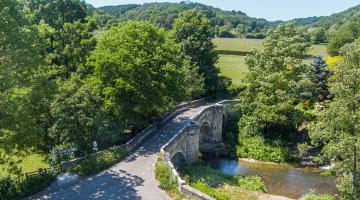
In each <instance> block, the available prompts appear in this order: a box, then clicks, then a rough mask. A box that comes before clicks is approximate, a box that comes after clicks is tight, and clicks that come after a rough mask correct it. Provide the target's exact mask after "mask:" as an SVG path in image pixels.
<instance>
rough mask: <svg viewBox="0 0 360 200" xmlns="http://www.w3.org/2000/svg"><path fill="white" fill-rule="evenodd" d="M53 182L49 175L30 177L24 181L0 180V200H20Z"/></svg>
mask: <svg viewBox="0 0 360 200" xmlns="http://www.w3.org/2000/svg"><path fill="white" fill-rule="evenodd" d="M54 180H55V177H54V176H52V175H50V174H45V175H43V176H31V177H28V178H25V179H18V180H15V179H11V178H10V177H6V178H1V179H0V199H7V200H12V199H20V198H22V197H26V196H29V195H32V194H35V193H37V192H39V191H40V190H42V189H43V188H45V187H46V186H48V185H49V184H50V183H51V182H53V181H54Z"/></svg>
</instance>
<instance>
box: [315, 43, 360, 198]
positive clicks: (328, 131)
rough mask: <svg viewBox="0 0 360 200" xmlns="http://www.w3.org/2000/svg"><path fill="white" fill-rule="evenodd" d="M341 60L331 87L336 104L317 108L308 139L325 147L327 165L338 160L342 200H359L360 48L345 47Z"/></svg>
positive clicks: (359, 46)
mask: <svg viewBox="0 0 360 200" xmlns="http://www.w3.org/2000/svg"><path fill="white" fill-rule="evenodd" d="M341 56H342V58H343V59H342V60H341V61H340V62H338V63H337V64H336V65H335V67H334V70H333V73H334V74H333V76H332V77H331V82H330V83H329V88H330V93H331V95H332V96H333V100H332V101H331V102H327V103H324V104H320V105H319V106H318V110H317V111H318V112H317V114H318V116H317V120H316V121H315V122H313V123H312V124H311V125H310V132H309V135H310V138H311V139H312V140H311V142H312V144H313V145H314V146H320V147H322V151H321V153H322V155H320V157H321V158H322V159H323V160H324V161H329V160H330V159H331V158H336V161H337V162H336V166H335V169H334V170H335V171H336V172H337V175H338V176H341V177H342V183H343V184H342V186H341V187H340V190H341V192H342V193H343V195H344V196H343V197H344V199H354V200H355V199H359V198H360V168H359V164H360V161H359V156H360V154H359V149H360V126H359V124H360V44H359V43H352V44H348V45H345V47H343V48H342V51H341Z"/></svg>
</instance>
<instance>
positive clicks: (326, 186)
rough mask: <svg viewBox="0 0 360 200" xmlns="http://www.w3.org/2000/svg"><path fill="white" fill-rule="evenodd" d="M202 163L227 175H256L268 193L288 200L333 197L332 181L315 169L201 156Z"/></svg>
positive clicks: (334, 190)
mask: <svg viewBox="0 0 360 200" xmlns="http://www.w3.org/2000/svg"><path fill="white" fill-rule="evenodd" d="M203 160H204V161H205V162H207V163H209V164H210V166H211V167H212V168H213V169H218V170H221V171H222V172H224V173H226V174H230V175H235V174H237V175H241V176H249V175H258V176H260V177H261V178H262V179H263V181H264V182H265V185H266V189H267V192H268V193H269V194H274V195H282V196H286V197H289V198H300V197H302V196H304V195H305V194H307V193H309V192H314V193H316V194H336V193H338V190H337V189H336V184H335V178H334V177H332V176H324V175H321V174H320V171H319V170H316V169H299V168H294V167H291V166H287V165H276V164H267V163H254V162H248V161H238V160H232V159H226V158H219V157H214V156H210V155H204V157H203Z"/></svg>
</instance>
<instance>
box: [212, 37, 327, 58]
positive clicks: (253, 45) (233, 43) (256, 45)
mask: <svg viewBox="0 0 360 200" xmlns="http://www.w3.org/2000/svg"><path fill="white" fill-rule="evenodd" d="M213 42H214V44H215V45H216V46H217V47H216V49H217V50H231V51H244V52H250V51H251V49H261V48H262V47H261V43H262V40H261V39H247V38H215V39H214V40H213ZM308 54H309V55H313V56H317V55H321V56H323V57H324V58H326V57H328V56H329V54H328V53H327V49H326V45H323V44H319V45H312V46H311V47H310V48H309V52H308Z"/></svg>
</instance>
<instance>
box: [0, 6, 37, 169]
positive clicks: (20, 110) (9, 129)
mask: <svg viewBox="0 0 360 200" xmlns="http://www.w3.org/2000/svg"><path fill="white" fill-rule="evenodd" d="M21 8H22V7H21V5H20V4H19V3H18V2H17V1H11V0H4V1H1V2H0V18H1V19H2V20H1V22H0V26H1V27H2V28H1V29H0V49H1V54H0V60H1V62H0V116H1V117H0V143H1V145H0V163H3V162H8V163H9V164H13V163H15V162H16V161H14V159H13V157H12V156H11V155H14V154H18V155H19V154H23V153H24V151H23V150H24V149H26V148H28V147H29V146H32V145H36V144H38V142H39V138H41V135H40V134H38V129H37V127H36V126H35V124H36V123H35V119H36V117H35V115H34V114H33V113H32V112H31V110H30V109H28V107H27V105H28V103H29V99H28V94H29V93H30V91H31V85H32V81H33V80H32V77H31V75H32V74H33V73H35V72H36V71H37V70H39V66H40V65H41V63H42V58H41V56H39V48H38V46H39V45H38V44H37V43H35V41H34V40H36V39H37V35H36V33H37V31H36V29H35V28H34V26H32V25H31V24H30V23H29V21H28V20H27V19H26V18H25V17H24V13H23V12H22V10H21ZM29 133H31V134H29ZM14 167H15V166H14ZM16 171H18V170H16Z"/></svg>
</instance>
